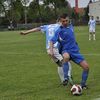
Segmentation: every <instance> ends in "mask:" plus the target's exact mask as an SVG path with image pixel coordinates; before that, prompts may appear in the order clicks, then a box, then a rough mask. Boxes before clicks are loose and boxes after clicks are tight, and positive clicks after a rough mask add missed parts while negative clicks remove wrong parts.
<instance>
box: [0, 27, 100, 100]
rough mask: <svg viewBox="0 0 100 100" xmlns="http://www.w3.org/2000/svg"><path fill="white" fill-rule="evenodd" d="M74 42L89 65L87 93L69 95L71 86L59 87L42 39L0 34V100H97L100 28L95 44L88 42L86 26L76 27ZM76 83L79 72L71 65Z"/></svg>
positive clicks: (97, 31)
mask: <svg viewBox="0 0 100 100" xmlns="http://www.w3.org/2000/svg"><path fill="white" fill-rule="evenodd" d="M75 32H76V34H75V35H76V39H77V42H78V44H79V46H80V48H81V53H83V54H98V55H84V56H85V58H86V60H87V61H88V63H89V65H90V74H89V78H88V81H87V84H88V86H89V89H88V90H84V91H83V94H82V96H78V97H77V96H72V95H71V93H70V86H66V87H63V86H59V84H60V80H59V77H58V74H57V66H56V65H55V64H54V63H53V62H52V61H51V59H50V58H49V57H48V56H47V54H46V50H45V36H44V35H43V34H39V33H33V34H29V35H26V36H21V35H19V31H7V32H0V100H95V99H96V98H99V99H100V34H99V33H100V26H97V30H96V39H97V40H96V41H88V28H87V26H82V27H75ZM72 66H73V71H72V73H73V77H74V80H75V82H76V83H80V81H81V72H82V69H81V68H80V67H79V66H77V65H76V64H74V63H72Z"/></svg>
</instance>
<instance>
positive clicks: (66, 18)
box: [59, 13, 69, 26]
mask: <svg viewBox="0 0 100 100" xmlns="http://www.w3.org/2000/svg"><path fill="white" fill-rule="evenodd" d="M59 20H60V22H61V24H62V26H68V24H69V16H68V14H65V13H64V14H62V15H61V16H60V18H59Z"/></svg>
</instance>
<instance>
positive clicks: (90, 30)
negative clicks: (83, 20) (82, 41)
mask: <svg viewBox="0 0 100 100" xmlns="http://www.w3.org/2000/svg"><path fill="white" fill-rule="evenodd" d="M91 39H92V29H91V28H89V40H91Z"/></svg>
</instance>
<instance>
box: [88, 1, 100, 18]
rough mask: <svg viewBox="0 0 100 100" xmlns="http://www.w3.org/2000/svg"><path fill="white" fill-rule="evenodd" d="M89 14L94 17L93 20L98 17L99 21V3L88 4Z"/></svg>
mask: <svg viewBox="0 0 100 100" xmlns="http://www.w3.org/2000/svg"><path fill="white" fill-rule="evenodd" d="M89 14H90V16H94V18H95V19H97V16H98V17H99V20H100V1H97V2H94V3H91V4H89Z"/></svg>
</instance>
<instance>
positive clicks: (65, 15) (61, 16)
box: [60, 13, 69, 19]
mask: <svg viewBox="0 0 100 100" xmlns="http://www.w3.org/2000/svg"><path fill="white" fill-rule="evenodd" d="M66 17H69V16H68V14H67V13H63V14H62V15H60V18H64V19H65V18H66Z"/></svg>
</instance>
